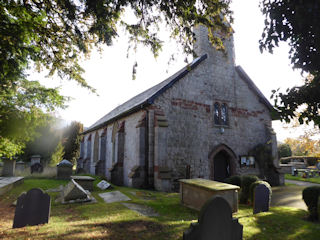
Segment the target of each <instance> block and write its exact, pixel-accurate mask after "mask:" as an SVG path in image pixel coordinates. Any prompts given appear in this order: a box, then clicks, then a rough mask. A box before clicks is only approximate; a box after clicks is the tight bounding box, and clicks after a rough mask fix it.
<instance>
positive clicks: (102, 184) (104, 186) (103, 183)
mask: <svg viewBox="0 0 320 240" xmlns="http://www.w3.org/2000/svg"><path fill="white" fill-rule="evenodd" d="M97 187H98V188H100V189H101V190H106V189H108V188H111V184H110V183H108V182H107V181H105V180H102V181H101V182H99V183H98V184H97Z"/></svg>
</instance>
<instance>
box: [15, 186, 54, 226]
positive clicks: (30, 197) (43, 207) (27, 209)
mask: <svg viewBox="0 0 320 240" xmlns="http://www.w3.org/2000/svg"><path fill="white" fill-rule="evenodd" d="M49 218H50V196H49V195H48V194H46V193H43V192H42V190H41V189H39V188H33V189H31V190H29V191H28V192H27V193H23V194H21V195H20V197H19V198H18V201H17V206H16V211H15V215H14V220H13V228H20V227H24V226H27V225H30V226H34V225H39V224H45V223H48V222H49Z"/></svg>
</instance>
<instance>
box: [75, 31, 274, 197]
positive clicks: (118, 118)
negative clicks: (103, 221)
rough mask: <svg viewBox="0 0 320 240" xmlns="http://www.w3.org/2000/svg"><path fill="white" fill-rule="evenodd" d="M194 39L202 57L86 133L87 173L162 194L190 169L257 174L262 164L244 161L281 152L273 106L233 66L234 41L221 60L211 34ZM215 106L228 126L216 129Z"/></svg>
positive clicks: (212, 175)
mask: <svg viewBox="0 0 320 240" xmlns="http://www.w3.org/2000/svg"><path fill="white" fill-rule="evenodd" d="M195 33H196V36H197V42H196V44H195V50H196V52H197V54H198V56H199V58H198V59H196V60H194V62H193V63H191V64H190V65H189V66H187V67H186V68H184V69H182V70H181V71H179V72H178V73H176V74H174V75H173V76H172V77H170V78H169V79H167V80H165V81H163V82H162V83H159V84H158V85H156V86H154V87H153V88H151V89H149V90H147V91H145V92H143V93H141V94H139V95H137V96H136V97H134V98H133V99H131V100H129V101H128V102H126V103H124V104H123V105H121V106H119V107H118V108H116V109H115V110H113V111H111V112H110V113H109V114H107V115H106V116H105V117H103V118H102V119H100V120H98V121H97V122H96V123H95V124H94V125H93V126H91V127H90V128H89V129H88V130H87V131H85V132H84V133H83V135H84V136H83V142H82V144H81V155H80V159H79V163H81V164H82V166H83V168H84V169H85V171H87V172H90V173H92V174H99V175H104V176H106V178H107V179H108V180H109V181H111V182H116V183H120V184H121V185H125V186H132V187H154V188H155V189H157V190H162V191H173V190H177V187H178V179H181V178H186V171H188V174H190V177H191V178H206V179H213V180H217V175H218V173H219V172H217V169H215V168H217V167H218V165H221V166H222V167H221V166H220V167H219V168H221V169H222V171H225V173H223V174H222V177H223V178H225V177H227V176H231V175H241V174H255V175H259V174H260V171H259V168H258V166H257V165H254V166H240V156H245V155H248V152H249V151H250V150H251V149H253V148H254V147H255V146H256V145H257V144H265V143H267V142H270V141H271V142H272V149H273V153H276V151H277V149H276V137H275V134H273V135H272V136H271V137H270V134H269V133H270V129H271V121H272V119H271V116H270V110H271V109H272V106H271V105H270V103H269V102H268V100H266V99H265V97H264V96H263V95H262V93H261V92H260V91H259V90H258V89H257V87H256V86H255V85H254V83H253V82H252V80H251V79H250V78H249V77H248V76H247V75H246V74H245V72H244V71H243V69H242V68H241V67H236V66H235V62H234V58H235V57H234V48H233V38H232V37H231V38H230V39H228V40H225V43H224V44H225V46H226V54H224V53H222V52H218V51H217V50H215V49H214V48H213V47H212V46H211V44H210V43H209V41H208V36H207V29H205V28H204V27H198V28H197V29H195ZM215 104H218V105H219V106H226V109H227V115H226V116H227V117H226V118H227V124H225V123H224V124H217V123H215V119H214V116H215V107H214V106H215ZM221 109H222V108H221ZM221 111H222V110H220V112H219V114H220V115H221V114H222V113H221ZM220 115H219V117H220ZM103 137H105V139H103ZM101 144H103V146H101ZM99 149H100V150H99ZM101 149H102V150H103V153H101ZM102 155H103V157H101V156H102ZM274 155H276V154H274ZM85 161H87V163H86V164H84V163H83V162H85ZM99 161H100V165H101V166H103V169H100V170H99V167H98V169H97V168H96V167H95V166H96V165H95V164H96V163H97V162H99ZM101 161H103V163H104V164H101ZM275 162H276V160H275ZM223 166H224V167H223ZM187 168H188V170H187ZM262 177H263V176H262Z"/></svg>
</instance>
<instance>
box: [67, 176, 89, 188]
mask: <svg viewBox="0 0 320 240" xmlns="http://www.w3.org/2000/svg"><path fill="white" fill-rule="evenodd" d="M71 179H73V180H74V181H76V183H78V184H79V185H80V186H81V187H82V188H83V189H85V190H88V191H93V182H94V178H93V177H90V176H71Z"/></svg>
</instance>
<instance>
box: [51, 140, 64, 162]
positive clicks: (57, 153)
mask: <svg viewBox="0 0 320 240" xmlns="http://www.w3.org/2000/svg"><path fill="white" fill-rule="evenodd" d="M63 155H64V148H63V146H62V143H61V141H59V142H58V144H57V146H56V148H55V150H54V152H53V153H52V155H51V159H50V165H51V166H52V167H54V166H56V165H57V164H58V163H59V162H61V161H62V160H63Z"/></svg>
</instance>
